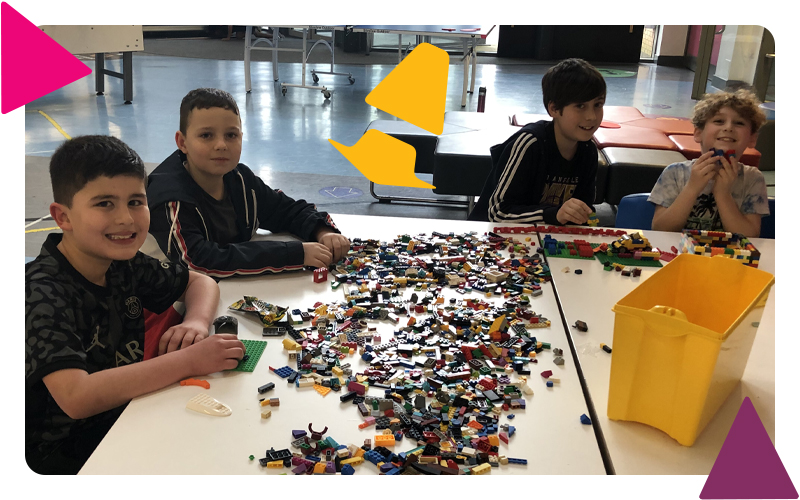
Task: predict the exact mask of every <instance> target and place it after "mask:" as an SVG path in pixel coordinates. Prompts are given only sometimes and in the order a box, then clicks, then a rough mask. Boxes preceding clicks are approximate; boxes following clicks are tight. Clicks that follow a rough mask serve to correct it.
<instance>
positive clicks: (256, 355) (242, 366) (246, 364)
mask: <svg viewBox="0 0 800 500" xmlns="http://www.w3.org/2000/svg"><path fill="white" fill-rule="evenodd" d="M239 340H242V339H239ZM242 344H244V348H245V354H246V355H247V356H249V358H247V361H239V366H237V367H236V368H232V369H230V370H228V371H230V372H249V373H252V372H253V370H255V369H256V365H257V364H258V360H259V359H261V354H262V353H263V352H264V348H265V347H267V341H266V340H247V339H245V340H242Z"/></svg>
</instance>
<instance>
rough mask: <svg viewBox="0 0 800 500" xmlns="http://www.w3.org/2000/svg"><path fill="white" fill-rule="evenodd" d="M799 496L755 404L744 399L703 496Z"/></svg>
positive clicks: (712, 497)
mask: <svg viewBox="0 0 800 500" xmlns="http://www.w3.org/2000/svg"><path fill="white" fill-rule="evenodd" d="M797 497H798V495H797V490H796V489H795V488H794V485H793V484H792V480H791V479H789V474H787V473H786V468H785V467H784V466H783V462H781V459H780V457H779V456H778V452H777V451H775V447H774V446H772V441H770V439H769V436H768V435H767V431H766V430H765V429H764V425H763V424H762V423H761V419H760V418H758V413H757V412H756V409H755V408H754V407H753V403H752V402H751V401H750V398H744V401H742V406H741V407H740V408H739V413H737V414H736V419H735V420H734V421H733V425H732V426H731V430H730V431H729V432H728V437H726V438H725V442H724V443H723V444H722V449H721V450H719V455H718V456H717V461H716V462H714V467H712V468H711V473H710V474H709V475H708V479H707V480H706V484H705V486H703V491H701V492H700V498H704V499H705V498H709V499H718V498H726V499H728V498H730V499H739V498H797Z"/></svg>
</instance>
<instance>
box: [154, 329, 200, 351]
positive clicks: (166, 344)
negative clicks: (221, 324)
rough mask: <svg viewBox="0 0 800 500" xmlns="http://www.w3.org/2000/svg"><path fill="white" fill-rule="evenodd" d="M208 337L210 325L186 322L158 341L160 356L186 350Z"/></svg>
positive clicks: (165, 333) (166, 333)
mask: <svg viewBox="0 0 800 500" xmlns="http://www.w3.org/2000/svg"><path fill="white" fill-rule="evenodd" d="M206 337H208V325H204V324H202V323H201V322H191V321H184V322H183V323H181V324H179V325H175V326H173V327H171V328H170V329H169V330H167V331H166V332H164V335H162V336H161V340H159V341H158V355H159V356H161V355H162V354H165V353H168V352H172V351H177V350H178V349H184V348H186V347H189V346H190V345H192V344H196V343H198V342H200V341H201V340H203V339H204V338H206Z"/></svg>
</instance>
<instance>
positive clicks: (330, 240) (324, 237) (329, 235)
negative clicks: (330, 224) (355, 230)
mask: <svg viewBox="0 0 800 500" xmlns="http://www.w3.org/2000/svg"><path fill="white" fill-rule="evenodd" d="M317 241H319V242H320V243H321V244H323V245H325V246H326V247H327V248H328V250H330V251H331V253H332V254H333V261H332V262H339V261H340V260H342V259H343V258H344V257H345V256H347V252H349V251H350V240H348V239H347V237H346V236H343V235H341V234H339V233H336V232H334V231H332V230H330V229H327V228H326V229H322V230H320V231H319V232H318V233H317Z"/></svg>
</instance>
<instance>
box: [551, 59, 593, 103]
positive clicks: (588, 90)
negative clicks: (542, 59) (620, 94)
mask: <svg viewBox="0 0 800 500" xmlns="http://www.w3.org/2000/svg"><path fill="white" fill-rule="evenodd" d="M605 95H606V81H605V80H603V75H601V74H600V72H599V71H597V68H595V67H594V66H592V65H591V64H589V63H588V62H586V61H584V60H583V59H564V60H563V61H561V62H559V63H558V64H556V65H555V66H553V67H551V68H550V69H548V70H547V73H545V74H544V76H543V77H542V98H543V100H544V109H545V111H548V105H549V104H550V103H551V102H552V103H554V104H555V106H556V109H557V110H561V109H564V107H565V106H569V105H570V104H573V103H576V102H586V101H591V100H592V99H595V98H597V97H605Z"/></svg>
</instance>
